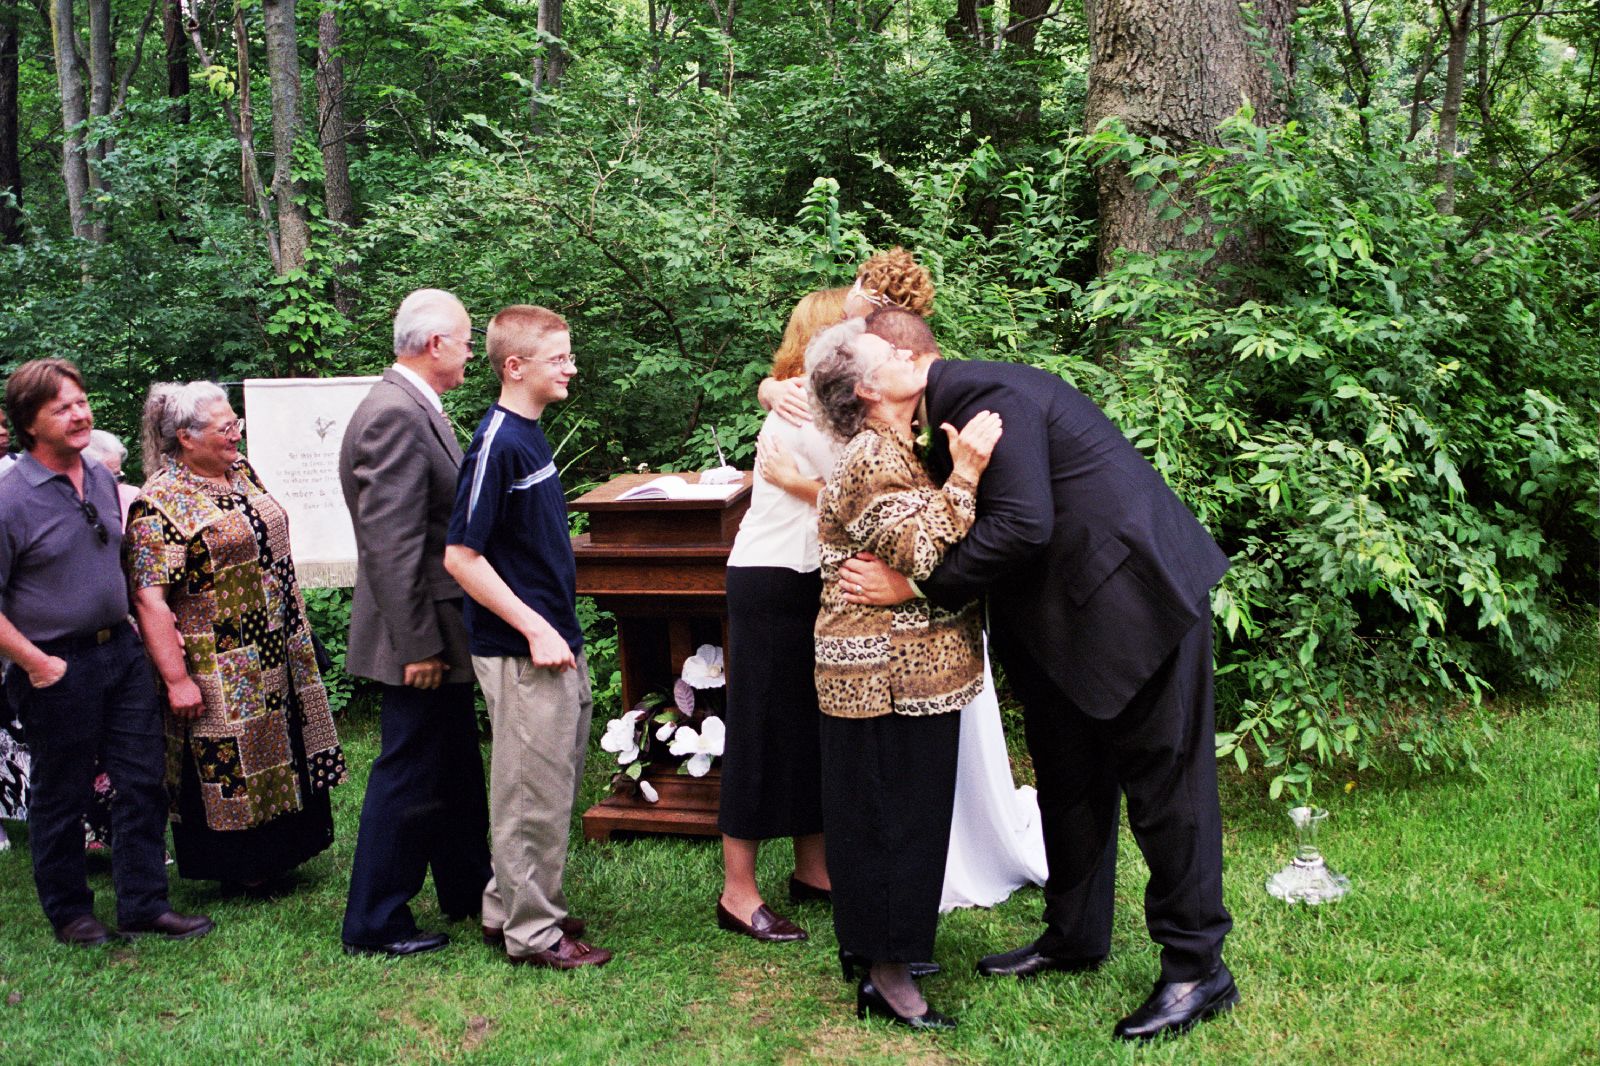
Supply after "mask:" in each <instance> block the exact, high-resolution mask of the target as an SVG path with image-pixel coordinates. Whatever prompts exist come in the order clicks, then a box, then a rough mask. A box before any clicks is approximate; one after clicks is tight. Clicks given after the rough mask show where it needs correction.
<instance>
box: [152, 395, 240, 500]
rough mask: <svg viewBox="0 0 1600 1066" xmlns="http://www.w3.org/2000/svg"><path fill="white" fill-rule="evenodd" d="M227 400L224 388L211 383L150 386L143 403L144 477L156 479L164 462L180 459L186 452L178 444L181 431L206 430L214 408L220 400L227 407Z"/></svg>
mask: <svg viewBox="0 0 1600 1066" xmlns="http://www.w3.org/2000/svg"><path fill="white" fill-rule="evenodd" d="M227 399H228V394H227V393H226V392H224V391H223V390H222V386H221V385H218V384H216V383H215V382H212V381H191V382H189V383H188V384H187V385H180V384H178V383H177V382H176V381H158V382H156V383H155V384H154V385H151V386H150V395H149V397H148V398H147V399H146V400H145V401H144V427H143V432H142V433H141V437H142V443H143V445H144V470H145V476H146V477H152V476H154V475H155V473H156V472H157V471H159V470H160V469H161V467H162V460H164V459H176V458H177V457H178V455H179V453H180V452H181V451H182V450H183V449H182V448H181V447H180V446H179V444H178V431H179V430H180V429H187V430H189V431H190V432H193V431H195V430H197V429H201V428H203V427H204V426H205V424H206V421H207V417H208V416H207V411H208V410H209V409H210V407H211V405H212V404H214V403H216V402H217V401H218V400H221V401H223V402H224V403H226V402H227Z"/></svg>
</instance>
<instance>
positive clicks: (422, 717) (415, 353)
mask: <svg viewBox="0 0 1600 1066" xmlns="http://www.w3.org/2000/svg"><path fill="white" fill-rule="evenodd" d="M394 353H395V363H394V365H393V366H392V367H390V368H389V369H388V370H386V371H385V372H384V375H383V380H382V381H380V382H378V383H377V384H376V385H374V386H373V387H372V391H371V392H370V393H368V394H367V397H366V399H364V400H362V401H361V405H360V406H359V407H357V408H356V412H355V414H354V416H352V418H351V419H350V425H349V427H348V428H347V429H346V430H345V434H344V443H343V445H342V446H341V448H340V450H339V483H340V485H341V486H342V488H343V489H344V499H345V506H347V507H348V508H349V509H350V517H351V520H352V521H353V522H354V524H355V534H356V551H357V556H358V563H357V568H358V569H357V576H356V589H355V601H354V603H353V604H352V605H351V609H350V646H349V650H348V651H347V653H346V655H345V669H346V670H347V671H348V672H349V673H351V674H353V675H355V676H356V677H367V678H371V679H372V680H374V681H377V682H379V683H380V684H381V685H382V686H383V709H382V721H383V747H382V751H381V752H380V754H379V755H378V758H377V760H376V761H374V762H373V764H372V774H371V776H370V777H369V778H368V779H367V796H366V802H365V803H364V804H363V805H362V808H361V828H360V831H359V833H358V835H357V837H356V854H355V861H354V863H353V865H352V868H351V871H350V896H349V899H348V900H347V902H346V904H345V914H344V931H343V939H344V944H345V950H346V951H347V952H350V953H352V954H381V955H414V954H418V953H420V952H424V951H433V950H435V949H438V948H442V947H444V946H445V945H446V944H447V943H449V941H450V938H449V937H448V936H447V935H446V934H444V933H425V932H422V931H421V930H419V929H418V928H417V924H416V921H415V919H414V918H413V917H412V914H411V908H410V906H409V905H408V904H409V903H410V900H411V899H412V898H413V897H414V896H415V895H416V894H417V893H418V892H419V891H420V890H421V889H422V881H423V877H424V876H425V875H426V873H427V872H428V869H429V867H430V866H431V867H432V869H433V886H434V890H435V892H437V893H438V897H439V908H440V910H442V911H443V912H444V914H445V915H446V917H448V918H451V919H461V918H466V917H470V916H473V915H476V914H478V913H479V911H480V909H481V907H482V905H483V904H482V899H483V893H484V891H485V888H486V886H487V885H488V883H489V881H490V878H491V876H492V870H491V867H490V864H489V844H488V832H489V813H488V799H487V795H486V792H485V789H484V782H483V758H482V755H481V754H480V752H479V748H478V720H477V713H476V710H475V708H474V705H473V699H472V659H471V657H470V656H469V655H468V653H467V633H466V626H465V624H464V623H463V621H462V615H461V608H462V601H461V597H462V592H461V587H460V586H459V585H457V584H456V582H455V579H454V578H452V577H451V576H450V575H449V574H448V573H446V572H445V569H444V542H445V532H446V530H447V529H448V528H449V525H450V512H451V509H452V507H453V506H454V504H455V488H456V472H457V469H458V468H459V467H460V465H461V446H460V445H459V444H458V443H457V442H456V435H455V431H454V430H453V429H452V428H451V426H450V422H449V419H447V418H446V417H445V415H444V408H443V405H442V404H441V403H440V400H439V397H440V396H441V395H443V394H444V393H446V392H448V391H450V390H451V389H453V388H455V387H456V386H457V385H460V384H461V382H462V379H463V377H464V375H465V372H466V365H467V360H468V359H470V358H471V357H472V320H471V319H470V318H469V317H468V315H467V311H466V308H464V307H463V306H462V305H461V301H459V300H457V299H456V298H455V297H454V296H452V295H450V294H449V293H447V292H443V291H441V290H439V289H419V290H418V291H416V292H414V293H412V294H411V295H410V296H407V297H406V298H405V300H404V302H402V303H401V305H400V309H399V310H398V311H397V312H396V313H395V320H394Z"/></svg>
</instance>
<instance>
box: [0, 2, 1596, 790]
mask: <svg viewBox="0 0 1600 1066" xmlns="http://www.w3.org/2000/svg"><path fill="white" fill-rule="evenodd" d="M1597 52H1600V14H1597V8H1596V6H1595V5H1594V4H1593V3H1592V0H1544V2H1543V3H1540V2H1537V0H1316V2H1314V3H1310V4H1307V5H1306V6H1303V7H1296V6H1295V5H1293V4H1291V3H1287V2H1285V0H1260V2H1259V3H1257V4H1255V5H1240V4H1239V3H1237V2H1236V0H1088V2H1087V3H1086V4H1084V5H1081V6H1080V5H1078V4H1075V3H1073V4H1067V3H1059V2H1053V0H1012V2H1011V3H1009V4H1004V3H992V2H984V0H895V2H890V0H877V2H872V0H858V2H854V3H852V2H847V0H809V2H771V0H747V2H745V3H740V4H737V5H736V4H735V2H734V0H706V2H704V3H690V2H687V0H684V2H673V0H538V2H532V0H530V2H515V0H428V2H423V0H322V2H320V3H319V2H316V0H301V2H299V3H298V4H297V3H296V2H295V0H236V2H234V3H223V2H220V0H217V2H211V0H0V242H3V243H0V273H3V275H4V280H3V282H0V285H3V286H4V287H5V289H4V291H5V296H4V299H3V301H0V353H3V355H0V363H3V366H0V370H9V369H10V368H12V367H14V366H15V365H17V364H18V363H20V362H22V361H24V360H26V359H30V358H34V357H38V356H46V355H64V356H69V357H72V358H74V359H76V360H77V361H78V362H79V363H80V364H81V365H82V366H83V368H84V370H85V371H86V373H87V375H88V378H89V381H90V384H91V390H92V398H93V400H94V403H95V407H96V413H97V414H96V417H97V421H98V423H99V424H100V425H101V426H103V427H105V428H109V429H112V430H113V431H116V432H118V433H120V434H121V435H122V436H123V437H124V438H125V439H127V440H129V441H130V443H131V442H132V441H133V440H134V439H135V438H136V437H137V420H138V411H139V408H140V405H141V402H142V397H143V395H144V392H145V390H146V388H147V387H148V385H149V383H150V382H151V381H153V380H174V379H176V380H188V379H192V378H212V379H217V380H222V381H239V380H240V379H242V378H244V377H255V376H276V375H313V376H321V375H332V374H346V373H372V372H376V371H377V370H379V369H380V368H381V367H382V366H384V365H385V364H386V363H387V362H388V361H389V358H390V353H389V350H388V341H389V335H390V319H391V317H392V314H393V311H394V308H395V306H396V305H397V304H398V302H399V300H400V299H401V298H402V297H403V296H404V295H405V293H407V292H408V291H410V290H411V289H414V288H417V287H420V286H424V285H431V286H439V287H444V288H448V289H451V290H452V291H454V292H456V293H457V294H459V295H460V296H461V297H462V299H463V300H464V301H465V302H466V304H467V306H468V308H469V309H470V310H471V311H472V313H473V314H474V316H475V320H476V321H477V323H478V324H482V323H483V322H484V321H486V320H487V318H488V317H489V316H490V315H491V314H492V313H493V312H494V311H495V310H496V309H498V308H499V307H501V306H503V305H505V304H508V303H517V302H534V303H540V304H544V305H546V306H549V307H552V308H554V309H556V310H558V311H559V312H560V313H562V314H563V315H565V316H566V317H567V318H568V320H569V321H570V323H571V325H572V332H573V336H574V340H575V346H576V349H577V352H578V363H579V366H580V373H579V377H578V379H577V384H576V387H575V389H574V391H573V396H572V398H571V399H570V400H569V401H568V402H566V403H565V404H562V405H560V407H559V408H557V409H553V410H552V411H551V412H550V414H549V417H548V418H547V419H546V423H547V427H546V428H547V432H548V433H549V435H550V436H551V439H552V440H553V441H555V442H559V444H560V451H559V461H560V462H561V464H562V465H563V481H564V484H565V485H567V487H568V489H569V491H571V492H574V493H575V492H577V491H581V490H582V489H583V488H585V487H587V486H588V485H590V484H593V483H595V482H597V481H601V480H604V479H605V478H607V477H608V476H610V475H612V474H615V473H617V472H620V471H622V470H625V469H631V468H633V467H634V466H636V465H637V464H639V463H646V462H647V463H650V464H651V465H652V466H653V467H654V468H656V469H670V468H674V467H677V468H684V469H694V468H698V467H699V466H700V465H702V464H704V463H707V462H709V461H711V460H712V458H713V456H714V453H715V449H714V446H713V443H712V433H713V427H715V430H716V434H717V436H718V437H719V438H720V440H721V442H722V444H723V446H724V447H725V448H727V449H728V452H729V457H730V458H731V459H733V460H734V461H735V462H738V463H741V464H742V465H748V462H749V460H750V457H751V453H752V449H753V445H754V436H755V432H756V429H757V427H758V426H759V419H760V411H759V409H758V408H757V406H756V404H755V402H754V393H755V386H756V383H757V381H758V380H759V379H760V378H761V376H762V375H763V374H764V373H765V371H766V369H767V366H768V362H769V359H770V354H771V351H772V349H773V348H774V346H775V345H776V342H777V339H778V336H779V333H780V331H781V328H782V324H783V322H784V319H785V317H786V315H787V313H788V310H789V309H790V307H792V306H793V303H794V301H795V300H796V299H797V298H798V297H799V296H800V295H802V294H803V293H805V292H807V291H809V290H811V289H814V288H818V287H822V286H827V285H838V284H844V283H847V282H848V280H849V278H850V277H851V275H852V274H853V272H854V268H855V265H856V264H857V263H858V262H859V261H860V260H861V259H863V258H865V257H866V256H867V255H868V254H869V253H870V252H871V251H872V250H874V249H877V248H882V247H886V246H888V245H891V244H901V245H904V246H906V247H908V248H910V249H912V250H913V251H914V252H915V254H916V255H917V256H918V257H919V258H920V259H921V260H922V261H923V262H924V263H926V264H927V265H928V267H929V268H930V270H931V271H932V272H933V274H934V278H935V281H936V284H937V286H938V297H937V301H936V310H935V314H934V318H933V320H932V321H933V325H934V328H935V332H936V333H937V335H938V337H939V339H940V341H941V343H942V344H943V345H944V347H945V350H946V353H947V354H948V355H949V356H951V357H954V358H986V359H1004V360H1016V361H1021V362H1027V363H1031V364H1034V365H1037V366H1041V367H1044V368H1047V369H1049V370H1051V371H1053V372H1056V373H1059V374H1061V375H1062V376H1064V377H1065V378H1067V379H1068V380H1070V381H1072V382H1073V383H1074V384H1076V385H1077V386H1078V387H1079V388H1081V389H1083V390H1084V391H1085V392H1087V393H1088V394H1089V395H1090V396H1091V397H1092V398H1094V399H1095V400H1096V401H1097V402H1099V403H1100V404H1101V405H1102V406H1103V407H1104V408H1105V409H1106V410H1107V411H1108V412H1109V413H1110V414H1111V416H1112V417H1113V418H1114V419H1115V420H1116V421H1117V422H1118V423H1119V424H1120V425H1121V426H1122V427H1123V428H1124V430H1125V431H1126V432H1127V434H1128V435H1129V437H1130V439H1132V440H1133V441H1134V442H1135V443H1136V444H1137V446H1138V447H1139V448H1140V449H1141V450H1142V451H1143V452H1144V453H1145V454H1146V455H1147V456H1149V458H1150V459H1151V461H1152V462H1153V463H1155V464H1156V466H1157V467H1158V468H1159V469H1160V470H1161V472H1162V473H1163V474H1164V475H1165V476H1166V477H1167V479H1168V481H1169V482H1170V483H1171V484H1172V485H1173V487H1174V488H1175V489H1176V490H1177V491H1178V492H1179V493H1180V494H1181V495H1182V496H1183V497H1184V498H1185V499H1186V500H1187V501H1188V503H1189V504H1190V505H1191V506H1192V507H1193V508H1194V510H1195V511H1196V513H1197V514H1199V515H1200V516H1201V518H1202V520H1204V521H1205V522H1206V524H1207V525H1208V527H1209V528H1210V529H1211V530H1212V531H1213V532H1214V534H1215V535H1216V537H1217V539H1218V541H1219V542H1220V543H1221V544H1222V545H1223V547H1224V549H1225V550H1226V551H1227V552H1228V553H1229V554H1230V556H1231V557H1232V559H1233V568H1232V570H1231V571H1230V572H1229V574H1228V576H1227V578H1226V579H1225V580H1224V582H1223V584H1222V585H1221V586H1220V587H1219V588H1218V590H1217V591H1216V593H1215V597H1214V602H1213V607H1214V611H1215V615H1216V622H1217V629H1218V638H1219V639H1218V646H1217V657H1218V667H1219V671H1218V672H1219V697H1218V708H1219V736H1218V754H1219V756H1221V757H1223V758H1224V759H1225V760H1226V761H1227V763H1228V764H1229V765H1236V766H1237V768H1238V771H1239V772H1241V773H1243V774H1245V775H1247V778H1248V779H1251V780H1258V781H1259V783H1260V787H1261V788H1262V789H1263V790H1265V791H1266V793H1267V794H1268V795H1270V796H1271V797H1273V798H1278V797H1280V796H1284V795H1287V796H1304V795H1306V794H1308V793H1309V792H1311V791H1312V790H1313V789H1314V788H1316V787H1317V786H1318V785H1319V784H1323V785H1326V783H1327V782H1329V781H1330V780H1336V781H1337V782H1338V783H1341V784H1346V785H1347V787H1348V785H1349V784H1353V783H1354V781H1355V780H1356V779H1357V778H1358V777H1359V776H1360V775H1361V774H1362V773H1364V772H1371V771H1380V770H1388V769H1401V770H1408V769H1416V770H1423V771H1427V770H1442V771H1461V770H1468V771H1470V770H1473V769H1476V768H1477V766H1478V761H1479V758H1480V754H1481V752H1482V751H1483V749H1484V745H1485V744H1486V742H1488V741H1489V740H1492V738H1493V735H1494V733H1493V730H1492V729H1491V728H1490V724H1489V723H1490V721H1491V720H1490V719H1489V718H1488V717H1487V716H1485V715H1484V714H1482V713H1480V710H1481V707H1480V705H1481V700H1482V698H1483V697H1484V695H1485V694H1486V693H1488V692H1490V691H1494V690H1509V689H1515V688H1522V687H1532V688H1537V689H1545V690H1553V689H1554V688H1555V687H1556V686H1558V685H1559V684H1560V683H1561V682H1562V681H1563V680H1564V678H1565V677H1566V676H1567V674H1568V672H1569V670H1570V663H1571V662H1572V661H1573V652H1572V644H1573V642H1574V641H1575V640H1579V639H1581V640H1589V639H1592V627H1593V606H1594V603H1595V599H1596V578H1597V574H1596V559H1597V544H1596V522H1597V518H1600V512H1597V506H1596V490H1595V468H1596V459H1597V449H1596V443H1595V416H1596V410H1597V402H1600V339H1597V323H1600V224H1597V223H1596V221H1595V216H1596V214H1597V212H1600V91H1597V90H1600V86H1597V83H1596V57H1597ZM490 377H491V375H489V374H488V373H487V372H486V371H485V370H484V369H483V368H482V367H481V366H479V367H478V368H477V369H475V370H474V371H473V373H472V374H471V375H470V379H469V382H468V384H467V386H466V387H464V388H462V389H459V390H457V391H456V392H453V393H451V394H450V395H449V396H448V397H447V400H446V402H447V406H448V408H449V410H450V412H451V414H452V415H453V416H454V419H455V421H456V423H457V425H458V426H459V427H463V428H470V427H471V426H472V425H474V424H475V423H476V421H477V418H478V416H479V415H480V413H481V412H482V410H483V409H484V407H485V406H486V405H487V403H488V402H489V401H490V400H491V399H492V397H493V393H494V389H493V385H492V382H491V381H490ZM135 450H137V449H135ZM133 466H134V470H133V476H134V478H135V479H137V461H136V460H135V462H134V464H133ZM312 600H313V610H314V611H315V612H316V614H317V615H318V620H319V622H320V625H319V629H320V630H321V631H322V634H323V636H324V637H325V638H328V639H330V642H331V643H333V644H334V650H335V651H336V652H337V651H338V650H339V644H340V640H341V639H342V635H343V628H342V624H341V623H342V618H343V615H344V613H345V612H346V611H347V606H348V600H347V596H346V595H345V594H342V593H338V592H320V593H316V594H314V595H313V596H312ZM588 627H589V635H590V640H591V646H592V649H593V650H592V651H591V655H592V656H593V659H594V661H595V662H596V664H597V667H598V668H597V678H596V680H597V683H598V684H597V687H598V689H599V691H600V693H601V696H602V705H601V710H602V712H611V713H614V712H615V711H616V710H617V709H618V708H615V707H607V706H605V703H604V700H605V699H606V698H607V697H608V696H609V697H614V695H615V681H614V680H613V682H612V684H611V685H610V686H608V685H606V684H605V681H606V678H607V677H608V676H610V674H611V671H612V665H611V663H610V661H609V660H608V655H609V654H610V652H611V650H612V649H613V648H614V637H613V636H612V634H611V627H610V624H609V620H608V619H607V618H605V617H604V616H603V615H595V614H594V613H593V612H589V614H588ZM337 691H338V693H339V696H340V699H341V700H347V699H349V698H351V695H352V689H351V688H350V684H349V682H348V680H346V679H339V682H338V689H337ZM1335 773H1336V774H1337V777H1333V776H1332V775H1333V774H1335Z"/></svg>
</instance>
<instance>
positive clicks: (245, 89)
mask: <svg viewBox="0 0 1600 1066" xmlns="http://www.w3.org/2000/svg"><path fill="white" fill-rule="evenodd" d="M183 28H184V32H185V33H187V34H188V35H189V43H190V44H192V45H193V46H194V54H195V55H196V56H199V57H200V64H201V66H203V67H205V68H207V69H210V68H211V67H214V66H216V65H217V64H216V63H215V62H214V61H213V60H212V58H211V53H210V52H208V51H206V43H205V41H204V40H203V39H202V38H201V36H200V23H199V22H197V21H195V20H194V19H186V20H185V21H184V24H183ZM233 36H234V44H235V47H236V50H237V56H238V60H239V74H238V86H237V87H238V99H239V107H238V110H235V109H234V106H233V104H232V103H231V102H230V101H229V100H228V98H227V97H226V96H221V97H218V98H217V100H218V103H219V104H220V105H221V106H222V114H223V116H224V117H225V118H227V120H228V127H229V128H230V129H232V130H233V137H234V140H236V141H238V142H239V180H240V184H241V185H242V186H243V188H244V202H245V206H246V207H248V208H250V210H251V211H252V212H253V213H254V214H255V216H256V219H257V221H259V222H260V223H261V233H262V236H263V237H264V238H265V240H266V244H267V256H268V258H270V259H271V260H272V269H273V270H274V271H277V270H279V266H280V264H281V263H282V262H283V257H282V255H281V254H280V253H279V250H278V231H277V230H275V229H273V226H272V212H271V211H269V210H268V209H267V191H266V189H265V188H264V187H263V186H262V184H261V169H260V168H259V167H257V166H256V153H255V124H254V121H253V120H252V119H251V117H250V38H249V37H247V36H246V35H245V27H244V7H243V4H242V3H237V2H236V3H235V4H234V8H233Z"/></svg>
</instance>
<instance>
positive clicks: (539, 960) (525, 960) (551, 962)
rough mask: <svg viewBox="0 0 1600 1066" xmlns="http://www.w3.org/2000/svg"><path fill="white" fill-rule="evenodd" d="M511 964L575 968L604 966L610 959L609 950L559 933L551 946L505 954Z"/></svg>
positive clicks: (549, 968)
mask: <svg viewBox="0 0 1600 1066" xmlns="http://www.w3.org/2000/svg"><path fill="white" fill-rule="evenodd" d="M506 961H507V962H509V963H511V965H513V966H542V967H544V968H545V969H547V970H576V969H577V968H578V967H580V966H604V965H605V964H606V963H608V962H610V961H611V952H609V951H607V950H606V949H605V948H597V947H595V946H594V945H592V944H585V943H584V942H583V941H581V940H579V939H578V938H577V937H572V936H567V935H566V934H565V933H563V934H562V935H561V939H560V940H557V941H556V942H555V945H554V946H553V947H548V948H545V949H544V950H543V951H536V952H534V953H533V954H532V955H507V956H506Z"/></svg>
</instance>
